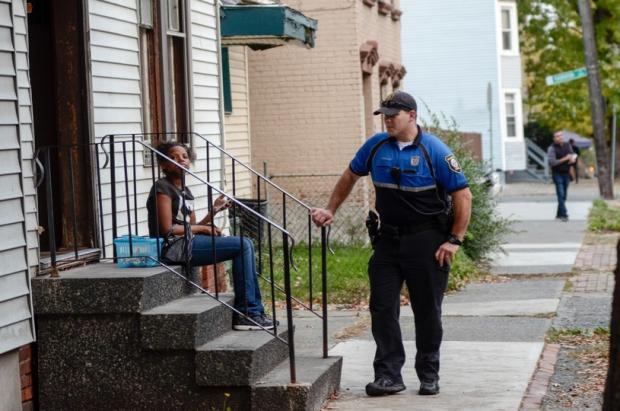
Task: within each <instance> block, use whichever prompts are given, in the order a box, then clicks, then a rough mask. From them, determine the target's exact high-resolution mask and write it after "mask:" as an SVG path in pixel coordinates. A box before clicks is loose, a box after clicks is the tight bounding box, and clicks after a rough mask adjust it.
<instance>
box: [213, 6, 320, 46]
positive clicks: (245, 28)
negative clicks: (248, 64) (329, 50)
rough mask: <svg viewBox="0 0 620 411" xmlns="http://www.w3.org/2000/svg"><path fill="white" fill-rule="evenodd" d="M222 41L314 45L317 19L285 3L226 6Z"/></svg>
mask: <svg viewBox="0 0 620 411" xmlns="http://www.w3.org/2000/svg"><path fill="white" fill-rule="evenodd" d="M220 18H221V23H222V24H221V30H222V44H224V45H246V46H248V47H250V48H252V49H255V50H263V49H268V48H272V47H277V46H281V45H284V44H288V43H296V44H300V45H304V46H306V47H310V48H312V47H314V41H315V35H316V30H317V21H316V20H314V19H311V18H309V17H306V16H304V15H303V14H302V13H300V12H298V11H297V10H294V9H292V8H290V7H288V6H283V5H262V6H248V5H245V6H223V7H222V12H221V15H220Z"/></svg>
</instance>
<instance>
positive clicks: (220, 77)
mask: <svg viewBox="0 0 620 411" xmlns="http://www.w3.org/2000/svg"><path fill="white" fill-rule="evenodd" d="M221 3H222V1H221V0H216V4H215V27H216V30H215V35H216V36H217V70H218V87H219V90H218V102H217V107H218V111H219V115H220V147H222V148H223V149H224V150H226V138H225V136H226V130H225V127H224V116H225V114H224V74H223V70H222V28H221V21H220V7H221ZM225 160H226V157H225V156H224V153H220V167H221V173H222V174H221V175H222V178H220V188H221V189H222V190H224V191H226V190H225V188H226V163H225Z"/></svg>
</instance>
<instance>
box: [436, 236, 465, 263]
mask: <svg viewBox="0 0 620 411" xmlns="http://www.w3.org/2000/svg"><path fill="white" fill-rule="evenodd" d="M458 250H459V246H458V245H456V244H452V243H449V242H447V241H446V242H445V243H443V244H442V245H440V246H439V248H438V249H437V252H436V253H435V258H436V259H437V262H438V263H439V266H440V267H443V266H444V264H447V265H450V264H452V261H454V256H455V255H456V252H457V251H458Z"/></svg>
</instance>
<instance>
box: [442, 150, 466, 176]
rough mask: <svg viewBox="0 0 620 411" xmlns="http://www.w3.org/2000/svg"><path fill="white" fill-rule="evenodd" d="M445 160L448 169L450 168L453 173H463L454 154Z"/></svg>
mask: <svg viewBox="0 0 620 411" xmlns="http://www.w3.org/2000/svg"><path fill="white" fill-rule="evenodd" d="M445 160H446V163H447V164H448V167H449V168H450V170H451V171H453V172H455V173H460V172H462V171H463V170H462V169H461V165H460V164H459V162H458V161H457V159H456V157H455V156H454V154H448V155H447V156H446V158H445Z"/></svg>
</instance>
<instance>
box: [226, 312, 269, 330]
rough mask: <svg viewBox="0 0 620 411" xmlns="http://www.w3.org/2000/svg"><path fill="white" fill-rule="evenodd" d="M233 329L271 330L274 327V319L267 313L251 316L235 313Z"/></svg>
mask: <svg viewBox="0 0 620 411" xmlns="http://www.w3.org/2000/svg"><path fill="white" fill-rule="evenodd" d="M250 319H252V321H250ZM255 323H256V324H255ZM257 324H259V325H260V326H262V328H261V327H259V326H258V325H257ZM233 329H235V330H237V331H254V330H263V329H265V330H271V329H273V321H272V320H271V318H269V317H267V316H266V315H265V314H259V315H251V316H249V318H247V317H244V316H241V315H239V314H235V315H234V316H233Z"/></svg>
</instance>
